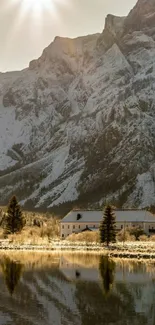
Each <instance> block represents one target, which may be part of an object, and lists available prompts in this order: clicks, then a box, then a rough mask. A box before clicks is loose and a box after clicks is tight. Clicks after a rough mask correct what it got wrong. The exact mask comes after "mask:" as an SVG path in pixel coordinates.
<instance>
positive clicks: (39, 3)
mask: <svg viewBox="0 0 155 325" xmlns="http://www.w3.org/2000/svg"><path fill="white" fill-rule="evenodd" d="M21 2H22V6H23V9H24V10H25V11H27V10H33V11H34V12H41V11H43V10H44V9H50V10H51V9H53V7H54V0H21Z"/></svg>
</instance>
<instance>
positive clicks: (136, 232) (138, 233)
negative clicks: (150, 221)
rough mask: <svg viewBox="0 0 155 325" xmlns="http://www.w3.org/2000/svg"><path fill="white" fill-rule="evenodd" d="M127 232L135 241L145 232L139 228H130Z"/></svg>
mask: <svg viewBox="0 0 155 325" xmlns="http://www.w3.org/2000/svg"><path fill="white" fill-rule="evenodd" d="M128 231H129V233H130V235H133V236H135V238H136V240H138V239H139V237H140V236H143V235H145V231H144V229H143V228H141V227H132V228H129V230H128Z"/></svg>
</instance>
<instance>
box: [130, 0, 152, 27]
mask: <svg viewBox="0 0 155 325" xmlns="http://www.w3.org/2000/svg"><path fill="white" fill-rule="evenodd" d="M154 22H155V0H138V1H137V3H136V5H135V6H134V8H133V9H132V10H131V11H130V13H129V15H128V17H127V18H126V21H125V31H126V32H127V31H134V30H143V29H146V28H149V27H153V26H154Z"/></svg>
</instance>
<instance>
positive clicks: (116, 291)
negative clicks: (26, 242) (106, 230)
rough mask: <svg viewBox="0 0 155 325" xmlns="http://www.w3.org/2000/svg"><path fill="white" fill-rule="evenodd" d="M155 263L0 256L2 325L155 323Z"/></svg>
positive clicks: (45, 256)
mask: <svg viewBox="0 0 155 325" xmlns="http://www.w3.org/2000/svg"><path fill="white" fill-rule="evenodd" d="M154 279H155V266H154V265H151V264H150V265H149V264H148V263H146V264H143V263H136V262H124V261H117V262H116V261H113V260H108V259H107V258H104V257H102V256H95V255H93V256H90V255H88V256H86V255H81V256H80V255H69V254H64V255H54V254H53V255H50V254H44V255H43V254H40V253H33V254H30V253H27V254H24V253H20V254H11V253H9V254H7V255H2V256H1V257H0V288H1V290H0V325H34V324H35V325H59V324H61V325H101V324H105V325H106V324H107V325H112V324H118V325H126V324H128V325H129V324H132V325H145V324H148V325H154V324H155V281H154Z"/></svg>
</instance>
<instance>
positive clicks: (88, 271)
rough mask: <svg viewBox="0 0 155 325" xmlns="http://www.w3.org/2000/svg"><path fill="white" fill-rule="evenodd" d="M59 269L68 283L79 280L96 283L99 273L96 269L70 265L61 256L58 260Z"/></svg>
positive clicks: (74, 264)
mask: <svg viewBox="0 0 155 325" xmlns="http://www.w3.org/2000/svg"><path fill="white" fill-rule="evenodd" d="M59 268H60V270H61V272H62V273H63V274H64V275H65V277H66V278H67V279H68V280H70V281H75V280H81V281H92V282H96V281H98V280H99V272H98V269H97V268H86V267H84V266H81V265H80V264H76V263H71V262H69V261H68V260H67V258H65V257H64V256H61V258H60V266H59Z"/></svg>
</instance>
